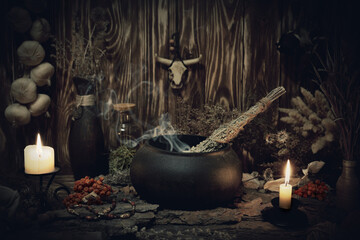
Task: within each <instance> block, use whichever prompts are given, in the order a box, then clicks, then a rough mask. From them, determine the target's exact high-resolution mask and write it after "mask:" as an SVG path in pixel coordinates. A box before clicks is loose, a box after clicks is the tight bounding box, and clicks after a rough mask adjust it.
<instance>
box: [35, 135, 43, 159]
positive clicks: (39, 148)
mask: <svg viewBox="0 0 360 240" xmlns="http://www.w3.org/2000/svg"><path fill="white" fill-rule="evenodd" d="M36 153H37V154H39V156H41V154H42V144H41V138H40V134H39V133H38V135H37V140H36Z"/></svg>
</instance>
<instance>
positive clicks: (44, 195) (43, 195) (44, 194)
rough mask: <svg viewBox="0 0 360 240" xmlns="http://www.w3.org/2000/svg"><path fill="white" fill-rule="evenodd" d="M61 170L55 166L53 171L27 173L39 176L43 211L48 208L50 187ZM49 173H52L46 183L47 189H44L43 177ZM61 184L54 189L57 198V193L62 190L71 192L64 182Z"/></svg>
mask: <svg viewBox="0 0 360 240" xmlns="http://www.w3.org/2000/svg"><path fill="white" fill-rule="evenodd" d="M59 171H60V168H59V167H55V168H54V170H53V171H51V172H48V173H41V174H35V173H34V174H32V173H26V172H25V174H26V175H28V176H35V177H36V176H38V177H39V196H40V206H41V210H42V211H45V210H47V208H48V204H47V202H48V201H47V195H48V192H49V188H50V186H51V184H52V182H53V180H54V178H55V176H56V174H57V173H58V172H59ZM48 175H51V177H50V179H49V181H48V183H47V184H46V187H45V190H43V177H44V176H48ZM60 185H61V186H60V187H57V188H56V189H55V190H54V197H55V198H56V199H58V198H57V193H58V192H59V191H61V190H64V191H66V192H67V193H68V194H70V190H69V189H68V188H67V187H66V186H65V185H63V184H60Z"/></svg>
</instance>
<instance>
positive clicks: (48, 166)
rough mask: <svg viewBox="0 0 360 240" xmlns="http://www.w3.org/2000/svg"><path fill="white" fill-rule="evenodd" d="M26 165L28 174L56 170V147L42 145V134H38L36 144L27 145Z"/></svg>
mask: <svg viewBox="0 0 360 240" xmlns="http://www.w3.org/2000/svg"><path fill="white" fill-rule="evenodd" d="M24 165H25V173H27V174H44V173H50V172H53V171H54V170H55V160H54V149H53V148H52V147H48V146H42V145H41V139H40V134H38V136H37V141H36V145H29V146H26V147H25V149H24Z"/></svg>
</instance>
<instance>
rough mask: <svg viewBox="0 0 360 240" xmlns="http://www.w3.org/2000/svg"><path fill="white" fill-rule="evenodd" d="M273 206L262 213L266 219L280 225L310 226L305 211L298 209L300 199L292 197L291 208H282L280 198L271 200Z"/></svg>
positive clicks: (292, 226) (290, 226) (286, 226)
mask: <svg viewBox="0 0 360 240" xmlns="http://www.w3.org/2000/svg"><path fill="white" fill-rule="evenodd" d="M271 204H272V205H273V207H270V208H265V209H264V210H263V211H262V212H261V213H262V217H263V219H264V221H267V222H270V223H271V224H273V225H275V226H278V227H285V228H305V227H307V226H308V219H307V216H306V214H305V213H304V212H303V211H300V210H298V207H299V205H300V201H299V200H298V199H295V198H291V208H290V209H282V208H280V207H279V198H278V197H276V198H273V199H272V200H271Z"/></svg>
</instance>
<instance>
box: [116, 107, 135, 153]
mask: <svg viewBox="0 0 360 240" xmlns="http://www.w3.org/2000/svg"><path fill="white" fill-rule="evenodd" d="M135 106H136V105H135V104H134V103H118V104H114V105H113V109H114V111H116V112H117V114H116V125H115V133H116V139H117V141H118V143H119V144H120V145H125V146H127V147H128V148H136V147H137V145H138V141H137V139H138V138H139V137H140V128H139V127H138V125H137V124H136V121H134V120H136V119H135V114H134V109H135Z"/></svg>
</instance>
